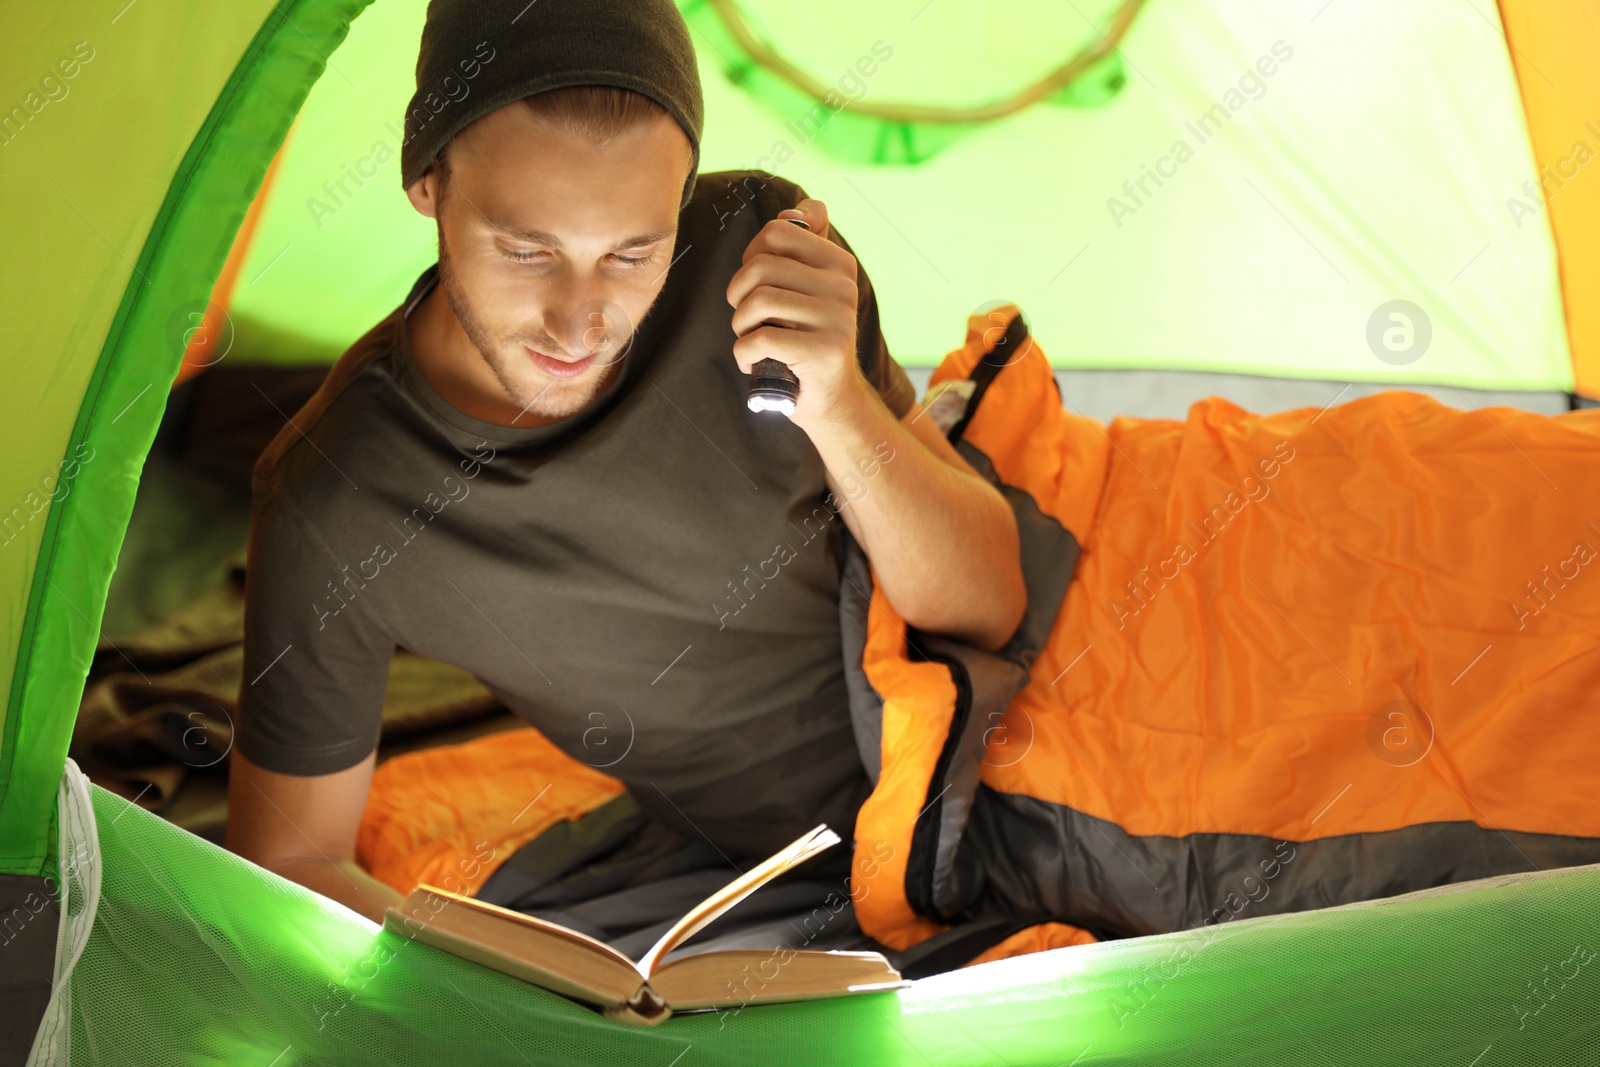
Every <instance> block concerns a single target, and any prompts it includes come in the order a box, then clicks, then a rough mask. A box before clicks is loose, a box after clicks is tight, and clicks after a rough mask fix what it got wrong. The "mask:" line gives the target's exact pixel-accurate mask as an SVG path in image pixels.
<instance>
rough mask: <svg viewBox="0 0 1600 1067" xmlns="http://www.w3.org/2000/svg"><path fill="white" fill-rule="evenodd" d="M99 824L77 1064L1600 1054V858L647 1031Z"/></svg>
mask: <svg viewBox="0 0 1600 1067" xmlns="http://www.w3.org/2000/svg"><path fill="white" fill-rule="evenodd" d="M94 809H95V814H96V817H97V820H98V822H99V824H100V827H101V844H102V847H103V849H104V863H105V871H106V879H107V882H106V886H105V889H104V897H105V899H106V900H107V901H108V902H111V903H110V904H109V906H108V905H107V904H102V906H101V914H100V916H99V918H98V919H97V925H98V927H99V929H98V930H97V933H98V934H99V936H97V937H95V938H92V939H91V940H90V941H89V944H88V948H87V950H86V952H85V955H84V956H83V958H82V960H81V961H80V963H79V971H80V973H81V974H83V975H86V976H88V977H86V978H82V979H80V980H78V982H77V983H76V985H75V987H74V1008H75V1010H74V1016H73V1021H72V1025H73V1028H74V1029H73V1041H72V1047H73V1049H74V1052H75V1056H78V1057H81V1061H82V1062H94V1063H100V1062H105V1063H117V1062H124V1061H122V1060H119V1059H118V1056H117V1052H118V1050H125V1051H128V1052H130V1053H131V1052H133V1051H134V1050H137V1051H138V1053H139V1054H138V1055H136V1056H131V1057H130V1058H131V1059H132V1061H133V1062H139V1063H217V1064H224V1063H226V1064H249V1063H259V1064H273V1065H275V1067H287V1065H290V1064H334V1063H337V1064H340V1065H342V1067H357V1065H366V1064H371V1065H373V1067H377V1065H380V1064H381V1065H386V1067H401V1065H410V1064H417V1065H419V1067H420V1065H432V1064H437V1063H442V1062H449V1063H474V1064H530V1063H533V1064H538V1065H540V1067H556V1065H573V1067H579V1065H590V1064H606V1065H612V1067H635V1065H637V1067H661V1065H663V1064H674V1063H676V1064H697V1065H713V1064H717V1065H722V1064H726V1065H728V1067H735V1065H739V1067H743V1065H750V1064H768V1065H783V1064H797V1065H798V1064H807V1065H817V1064H845V1063H849V1064H870V1065H873V1067H895V1065H905V1067H980V1065H984V1067H987V1065H995V1064H1006V1065H1010V1067H1065V1065H1067V1064H1073V1065H1075V1067H1091V1065H1094V1064H1111V1063H1117V1064H1163V1065H1167V1067H1178V1065H1184V1064H1196V1065H1199V1064H1221V1063H1226V1064H1230V1065H1236V1067H1250V1065H1260V1067H1276V1065H1282V1064H1291V1063H1296V1064H1322V1063H1341V1064H1342V1063H1361V1064H1408V1065H1418V1064H1452V1065H1458V1067H1459V1065H1467V1064H1473V1065H1474V1067H1482V1065H1484V1064H1512V1063H1514V1064H1584V1063H1594V1062H1596V1060H1597V1059H1600V1012H1596V1011H1595V1003H1596V995H1595V993H1594V991H1593V990H1594V985H1595V983H1596V982H1597V981H1600V977H1597V975H1596V974H1595V973H1594V970H1595V968H1597V967H1600V960H1595V961H1594V962H1591V963H1584V962H1583V961H1584V960H1585V959H1586V958H1587V959H1593V958H1594V956H1595V953H1596V952H1597V951H1600V931H1597V929H1596V920H1595V916H1596V915H1600V869H1596V868H1577V869H1574V870H1572V871H1566V872H1551V873H1550V874H1547V875H1544V876H1533V877H1531V878H1530V879H1529V880H1523V879H1521V878H1519V877H1517V876H1513V877H1512V878H1510V879H1495V880H1491V882H1490V883H1488V884H1486V885H1485V886H1483V887H1480V888H1476V889H1473V890H1470V891H1456V892H1450V891H1449V890H1446V891H1445V892H1444V893H1443V894H1441V895H1436V896H1428V895H1420V896H1413V897H1408V898H1396V899H1394V900H1392V901H1387V902H1383V903H1380V904H1373V905H1355V906H1350V907H1345V908H1334V909H1328V910H1325V911H1319V912H1309V913H1302V914H1291V915H1286V916H1275V917H1268V918H1263V919H1250V918H1249V913H1248V911H1246V912H1244V913H1242V914H1241V916H1240V918H1238V919H1235V920H1233V921H1231V922H1229V923H1225V924H1222V925H1219V926H1215V927H1209V928H1205V929H1200V930H1192V931H1185V932H1183V933H1178V934H1168V935H1163V936H1160V937H1150V938H1136V939H1133V940H1130V941H1121V942H1110V943H1106V944H1101V945H1090V946H1086V947H1084V948H1078V949H1067V950H1061V951H1055V952H1046V953H1039V954H1037V955H1033V956H1023V957H1017V958H1013V959H1010V960H1002V961H999V962H997V963H992V964H986V965H984V967H982V968H981V969H979V970H977V971H972V972H965V973H963V972H960V971H957V972H953V973H950V974H945V975H940V976H937V977H935V978H926V979H923V980H922V981H921V982H919V983H917V984H916V986H914V987H913V988H911V989H909V990H905V991H902V992H901V993H899V994H876V995H868V996H862V997H858V998H849V999H846V1000H842V1001H825V1002H820V1003H811V1004H805V1003H801V1004H788V1005H771V1006H767V1007H762V1008H744V1009H742V1010H739V1009H734V1010H730V1011H729V1012H727V1013H725V1014H722V1013H706V1014H699V1015H687V1016H681V1017H678V1018H675V1019H672V1020H669V1022H668V1023H666V1024H664V1025H663V1026H661V1027H657V1028H654V1029H650V1030H632V1029H628V1028H624V1027H620V1026H615V1025H611V1024H608V1023H604V1022H603V1021H601V1020H600V1019H598V1018H597V1017H596V1016H595V1015H594V1014H593V1013H592V1012H590V1011H589V1010H588V1009H587V1008H584V1007H581V1006H579V1005H576V1004H574V1003H572V1002H570V1001H567V1000H565V999H563V998H561V997H558V996H556V995H554V994H551V993H546V992H545V991H544V990H541V989H537V988H534V987H531V986H528V985H525V984H523V983H521V982H517V981H515V980H514V979H510V978H506V977H505V976H503V975H500V974H497V973H495V972H492V971H488V970H485V969H483V968H480V967H477V966H475V965H472V964H469V963H465V962H463V961H461V960H457V959H455V958H453V957H449V956H446V955H444V954H442V953H439V952H436V951H435V950H433V949H430V948H427V947H426V946H423V945H419V944H415V943H411V942H404V941H401V940H398V939H395V938H392V937H389V936H383V937H379V936H377V935H376V934H375V931H374V929H373V927H372V926H371V925H370V924H369V923H366V922H364V921H362V920H359V919H356V918H355V917H354V916H352V915H351V914H350V913H348V912H345V911H344V910H343V909H342V908H338V907H336V906H332V905H330V904H328V903H327V902H326V901H325V900H323V899H322V898H319V897H317V896H316V895H315V894H312V893H310V892H307V891H305V890H302V889H300V888H299V887H296V886H290V885H287V884H286V883H282V882H278V881H277V880H275V879H274V880H270V881H269V880H266V879H263V878H262V877H261V876H260V873H259V871H257V870H256V869H255V868H253V867H251V866H250V865H249V864H247V863H245V862H244V861H242V860H240V859H238V858H236V857H234V856H231V855H229V854H227V853H223V852H220V851H219V850H217V849H214V848H211V847H210V846H207V845H205V844H204V843H203V842H200V841H198V840H197V839H195V838H192V837H190V836H189V835H188V834H186V833H185V832H184V831H182V830H179V829H176V828H174V827H172V826H170V825H168V824H166V823H164V822H162V821H161V820H160V819H159V818H157V817H155V816H153V815H150V814H148V813H146V812H144V811H143V810H141V809H138V808H133V807H130V806H129V805H128V803H127V802H126V801H124V800H121V799H119V798H117V797H114V796H112V795H111V794H109V793H105V792H103V791H99V790H96V791H95V795H94ZM1450 888H1452V889H1464V887H1450ZM268 917H270V918H268ZM1574 946H1579V947H1580V948H1581V950H1582V951H1578V952H1576V953H1575V949H1574ZM1563 965H1565V966H1563ZM1552 976H1553V977H1552ZM1547 978H1550V979H1551V980H1550V982H1549V984H1548V986H1546V985H1544V984H1543V983H1544V982H1545V980H1546V979H1547ZM1530 987H1532V988H1533V990H1534V992H1530V991H1529V989H1530ZM1541 1008H1542V1010H1540V1009H1541ZM275 1057H277V1058H276V1059H275ZM1474 1057H1481V1058H1480V1059H1478V1060H1476V1061H1475V1060H1474ZM75 1062H78V1060H75Z"/></svg>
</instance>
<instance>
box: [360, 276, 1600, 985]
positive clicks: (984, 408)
mask: <svg viewBox="0 0 1600 1067" xmlns="http://www.w3.org/2000/svg"><path fill="white" fill-rule="evenodd" d="M963 379H964V380H967V381H969V382H972V383H974V385H975V388H972V389H971V393H972V396H971V397H970V399H968V400H967V401H966V404H965V408H964V409H960V410H958V411H957V415H958V418H957V419H956V423H955V425H954V426H953V427H950V433H951V436H952V438H953V439H954V440H955V441H956V443H957V447H958V448H959V449H960V450H961V451H962V453H963V455H964V456H966V457H967V458H968V460H969V462H972V463H973V464H974V466H975V467H977V468H978V469H979V470H980V471H981V472H983V473H984V474H985V475H986V476H988V477H990V478H991V479H992V480H993V481H994V482H995V484H997V485H998V486H1000V487H1001V488H1002V489H1003V491H1004V492H1005V494H1006V496H1007V498H1008V499H1009V500H1010V501H1011V502H1012V504H1013V507H1014V509H1015V510H1016V513H1017V516H1018V522H1019V530H1021V531H1022V532H1023V541H1024V571H1025V575H1026V577H1027V578H1028V584H1029V597H1030V600H1029V613H1028V616H1027V617H1026V618H1025V620H1024V623H1023V625H1022V626H1021V627H1020V628H1019V631H1018V635H1017V636H1016V637H1015V638H1014V639H1013V641H1012V643H1011V644H1010V645H1008V646H1007V648H1005V649H1002V650H1001V652H1000V653H999V654H997V655H991V654H989V653H984V652H981V651H978V650H975V649H971V648H967V647H965V646H960V645H959V644H957V643H955V642H950V641H946V640H944V639H941V638H938V637H935V636H932V635H926V634H920V633H917V632H915V631H910V632H908V631H907V630H906V628H905V627H904V625H903V624H901V623H900V622H899V620H898V616H896V615H895V613H894V611H893V608H892V606H891V605H889V603H888V601H887V599H886V598H885V597H884V596H883V594H882V592H881V590H878V589H876V588H875V587H874V586H873V585H872V583H871V577H870V567H869V565H868V564H867V562H866V560H865V558H864V556H861V555H860V554H859V548H855V547H854V546H852V549H853V551H854V553H855V555H854V556H853V558H852V559H851V560H849V561H848V562H847V564H846V569H847V572H851V573H847V575H846V577H847V578H848V577H852V576H853V578H854V579H855V581H853V582H847V583H845V584H844V585H842V587H841V588H842V590H846V589H848V590H854V591H855V592H853V593H852V592H848V591H847V592H844V594H843V595H844V597H845V599H846V601H847V603H846V611H845V613H844V615H845V618H846V623H845V627H844V631H845V632H844V646H845V654H846V659H847V669H850V670H853V671H855V672H856V673H857V674H858V675H859V680H860V682H861V684H860V685H859V686H856V687H854V688H853V690H852V697H853V700H852V705H853V706H852V714H853V716H854V718H855V721H856V725H857V733H858V736H859V737H861V738H864V739H866V743H865V744H864V746H863V748H864V751H868V752H876V753H877V754H878V757H879V758H878V760H877V761H876V766H869V773H870V775H871V778H872V780H873V783H874V792H873V793H872V795H871V796H870V797H869V798H868V800H867V801H866V803H865V804H864V805H863V807H862V809H861V813H860V816H859V818H858V822H857V827H856V842H855V844H856V864H855V869H854V873H853V879H852V895H853V897H854V899H855V903H856V915H857V919H858V921H859V922H860V923H861V926H862V928H863V929H864V930H865V931H866V932H867V933H868V934H869V935H871V936H872V937H874V938H876V939H878V940H879V941H881V942H882V943H884V944H886V945H889V946H892V947H894V948H896V949H905V948H908V947H910V946H913V945H917V944H919V943H921V942H925V941H930V939H935V938H943V939H945V940H946V941H950V942H951V943H952V944H953V945H955V946H956V948H958V949H961V951H963V953H964V955H963V956H962V957H961V958H962V959H964V960H968V961H972V962H976V961H977V960H981V959H990V958H996V957H999V956H1004V955H1010V954H1016V953H1021V952H1029V951H1036V950H1039V949H1043V948H1050V947H1056V946H1060V945H1068V944H1078V943H1083V942H1086V941H1090V940H1094V939H1096V938H1105V937H1122V936H1129V935H1137V934H1144V933H1154V932H1159V931H1163V930H1171V929H1180V928H1185V927H1192V926H1198V925H1202V924H1207V923H1214V922H1221V921H1227V920H1229V919H1232V918H1235V917H1245V916H1257V915H1264V914H1272V913H1276V912H1282V911H1295V910H1303V909H1306V908H1312V907H1322V906H1329V905H1334V904H1340V903H1346V902H1349V901H1353V900H1360V899H1370V898H1374V897H1380V896H1389V895H1394V894H1396V893H1401V892H1406V891H1409V890H1413V889H1419V888H1425V887H1427V886H1432V885H1438V884H1443V883H1447V882H1454V881H1461V880H1465V879H1468V878H1475V877H1481V876H1487V875H1491V874H1500V873H1506V872H1508V871H1514V870H1527V869H1532V868H1533V867H1536V866H1537V867H1550V866H1563V865H1571V864H1577V863H1587V862H1596V861H1600V809H1597V808H1596V807H1595V806H1594V805H1593V804H1592V803H1588V802H1586V800H1585V798H1586V797H1588V796H1590V795H1592V793H1593V791H1594V787H1595V783H1596V779H1597V778H1600V771H1597V770H1596V768H1600V411H1588V412H1573V413H1571V414H1567V415H1562V416H1559V417H1555V418H1551V417H1545V416H1539V415H1533V414H1529V413H1526V412H1521V411H1516V410H1512V409H1505V408H1495V409H1486V410H1482V411H1467V412H1462V411H1457V410H1454V409H1452V408H1448V407H1445V406H1443V405H1441V404H1439V403H1437V402H1436V401H1433V400H1431V399H1428V398H1426V397H1423V396H1420V395H1417V394H1411V393H1404V392H1391V393H1385V394H1380V395H1378V396H1374V397H1369V398H1365V399H1361V400H1356V401H1353V402H1350V403H1348V404H1344V405H1342V406H1339V407H1330V408H1328V409H1325V410H1321V411H1319V410H1317V409H1315V408H1309V409H1302V410H1297V411H1289V412H1283V413H1279V414H1276V415H1265V416H1263V415H1252V414H1249V413H1247V412H1245V411H1243V410H1241V409H1240V408H1238V407H1237V406H1235V405H1233V404H1231V403H1228V402H1227V401H1223V400H1217V399H1212V400H1206V401H1202V402H1200V403H1198V404H1196V405H1194V406H1193V407H1192V408H1191V409H1190V412H1189V416H1188V418H1187V419H1186V420H1184V421H1181V422H1180V421H1176V420H1134V419H1117V420H1114V421H1113V422H1112V423H1110V424H1109V425H1102V424H1100V423H1098V422H1096V421H1094V420H1090V419H1087V418H1082V417H1078V416H1075V415H1073V414H1071V413H1069V412H1068V411H1066V410H1064V409H1063V407H1062V403H1061V399H1060V396H1059V394H1058V392H1057V391H1056V385H1055V379H1054V377H1053V373H1052V371H1051V369H1050V367H1049V364H1048V361H1047V360H1046V359H1045V357H1044V354H1043V353H1042V352H1041V351H1040V350H1039V348H1038V346H1037V344H1036V343H1035V342H1033V341H1032V339H1031V338H1030V337H1028V335H1027V332H1026V327H1025V324H1024V323H1023V322H1022V319H1021V316H1020V315H1019V314H1018V313H1017V311H1016V309H1015V308H1014V307H1013V308H1007V309H1003V310H1002V312H1000V313H999V317H998V319H995V320H984V319H979V318H977V317H974V318H973V319H972V320H971V321H970V322H969V329H968V336H967V342H966V344H965V345H964V346H963V347H962V348H961V349H958V350H956V351H954V352H952V353H951V354H950V355H949V356H948V357H946V359H945V361H944V363H943V364H942V365H941V367H940V368H939V370H938V371H937V372H936V374H935V375H934V378H933V384H934V385H936V386H937V385H938V383H940V382H945V381H956V380H963ZM863 590H864V591H863ZM856 595H859V596H862V597H870V610H869V605H868V604H867V603H866V602H863V603H861V604H859V605H858V606H857V607H858V608H859V610H856V611H854V612H853V613H852V611H851V610H850V604H849V603H848V601H849V599H850V597H851V596H856ZM852 617H855V618H858V619H859V620H860V626H859V628H853V627H852V625H851V624H850V622H849V619H850V618H852ZM863 694H864V695H863ZM871 762H872V761H870V760H869V764H870V763H871ZM546 787H548V792H547V793H545V794H543V799H541V800H539V801H538V802H536V803H535V804H534V805H533V808H532V810H528V809H526V808H525V806H526V805H528V804H529V801H530V800H532V799H533V798H534V795H535V793H536V792H538V791H539V790H541V789H546ZM620 789H621V786H620V784H619V783H616V782H615V781H614V780H612V779H609V778H607V777H606V776H604V775H602V774H600V773H599V772H597V771H594V770H592V769H591V768H589V767H587V766H585V765H583V764H581V763H578V762H577V761H575V760H571V759H569V758H567V757H565V756H562V755H561V754H560V753H559V752H557V751H555V750H554V748H553V746H550V745H549V743H548V742H545V741H544V740H543V739H542V738H541V737H539V736H538V735H537V734H534V733H533V731H531V730H529V731H515V732H513V733H510V734H501V735H492V736H490V737H487V738H483V739H480V740H479V741H475V742H472V743H470V744H469V745H465V746H460V747H459V748H455V749H436V750H429V751H424V752H419V753H414V754H411V755H407V756H402V757H399V758H397V759H395V760H392V761H390V762H389V763H387V764H385V765H384V766H382V767H380V768H379V770H378V772H377V775H376V776H375V778H374V784H373V791H372V799H371V800H370V801H369V804H368V810H367V817H366V819H365V820H364V822H363V826H362V831H361V839H360V853H359V856H360V859H361V861H362V862H363V864H364V865H366V866H367V867H368V868H369V869H371V870H372V871H373V872H374V873H375V874H377V875H378V876H379V877H380V878H383V879H384V880H385V881H388V882H389V883H390V884H391V885H394V886H395V887H396V888H397V889H401V890H407V889H409V888H411V885H412V884H414V882H415V881H416V880H419V879H422V878H428V879H431V880H436V881H437V880H440V879H441V877H443V876H447V875H448V876H454V877H456V878H458V879H459V880H460V881H461V883H462V884H463V885H465V886H466V887H467V888H468V889H469V890H470V889H472V888H476V886H477V885H480V884H481V883H482V881H483V879H484V878H486V877H487V876H488V873H489V871H490V870H492V869H493V866H494V865H496V864H497V863H498V862H499V861H500V860H503V859H504V858H505V857H506V856H507V855H509V854H510V852H511V851H514V850H515V848H516V847H518V846H519V845H520V844H522V843H525V842H526V841H527V840H531V838H532V837H533V836H535V835H536V834H537V833H538V832H539V831H540V830H542V829H543V828H545V827H547V826H549V825H552V824H553V823H554V822H555V821H558V820H560V819H563V818H573V817H576V816H577V815H579V814H582V813H583V812H585V811H588V810H592V809H593V808H594V807H596V806H598V805H599V804H600V803H602V802H603V801H604V800H606V799H609V798H610V797H611V796H614V795H615V794H616V792H618V791H620ZM519 812H520V813H521V814H519ZM468 866H472V867H473V873H472V875H471V876H470V877H469V876H468V875H467V874H466V873H465V869H466V867H468ZM985 924H987V925H985ZM978 926H982V927H983V928H984V929H987V930H989V931H990V934H989V936H988V937H987V940H977V941H974V940H972V939H971V938H968V939H967V940H966V941H961V940H959V935H960V934H961V933H962V931H963V930H971V929H974V928H975V927H978ZM962 946H964V948H963V947H962Z"/></svg>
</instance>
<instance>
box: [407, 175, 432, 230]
mask: <svg viewBox="0 0 1600 1067" xmlns="http://www.w3.org/2000/svg"><path fill="white" fill-rule="evenodd" d="M439 188H440V181H439V166H438V164H434V165H433V166H431V167H429V168H428V169H427V171H426V172H425V173H424V174H423V175H422V177H420V178H418V179H417V180H416V181H414V182H412V183H411V184H410V185H408V186H406V199H407V200H410V201H411V206H412V207H414V208H416V209H417V214H419V215H426V216H427V217H428V218H430V219H436V218H438V217H439Z"/></svg>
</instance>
